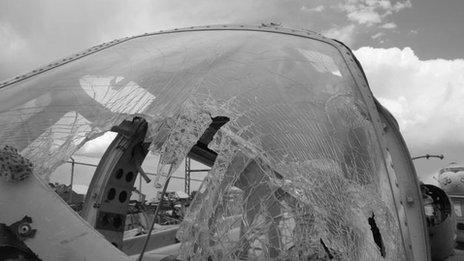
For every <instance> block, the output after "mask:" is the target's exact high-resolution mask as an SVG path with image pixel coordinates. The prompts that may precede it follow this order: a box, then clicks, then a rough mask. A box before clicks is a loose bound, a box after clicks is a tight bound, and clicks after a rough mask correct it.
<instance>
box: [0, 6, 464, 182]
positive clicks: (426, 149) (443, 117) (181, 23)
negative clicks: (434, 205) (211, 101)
mask: <svg viewBox="0 0 464 261" xmlns="http://www.w3.org/2000/svg"><path fill="white" fill-rule="evenodd" d="M463 14H464V1H462V0H441V1H436V0H401V1H391V0H247V1H240V0H237V1H230V0H196V1H180V0H157V1H147V0H138V1H133V0H131V1H129V0H127V1H124V0H111V1H109V0H80V1H58V0H55V1H52V0H42V1H25V0H1V1H0V81H3V80H6V79H7V78H10V77H14V76H16V75H19V74H22V73H25V72H28V71H30V70H33V69H35V68H36V67H39V66H42V65H44V64H48V63H49V62H51V61H53V60H56V59H59V58H62V57H64V56H67V55H70V54H73V53H76V52H78V51H81V50H83V49H86V48H88V47H90V46H93V45H97V44H100V43H102V42H107V41H111V40H114V39H116V38H121V37H125V36H132V35H138V34H142V33H146V32H154V31H158V30H163V29H172V28H180V27H187V26H194V25H207V24H231V23H233V24H261V23H270V22H274V23H280V24H282V26H285V27H292V28H298V29H309V30H312V31H316V32H320V33H322V34H324V35H326V36H328V37H331V38H336V39H338V40H341V41H343V42H344V43H346V44H347V45H348V46H349V47H350V48H351V49H352V50H353V51H354V53H355V55H356V56H357V57H358V59H359V60H360V62H361V64H362V66H363V68H364V70H365V72H366V74H367V78H368V80H369V83H370V87H371V89H372V91H373V93H374V95H375V96H376V97H377V99H378V100H379V101H380V102H381V103H382V104H383V105H384V106H385V107H386V108H388V109H389V110H390V111H391V112H392V114H393V115H394V116H395V118H396V119H397V120H398V122H399V125H400V128H401V131H402V134H403V136H404V137H405V140H406V143H407V145H408V147H409V150H410V152H411V154H412V155H413V156H416V155H422V154H424V153H431V154H444V155H445V159H444V160H442V161H441V160H438V159H431V160H416V161H415V165H416V169H417V172H418V176H419V177H420V178H421V179H422V180H425V181H426V182H429V183H430V182H433V179H432V178H431V177H432V176H433V175H434V174H435V173H436V172H437V171H438V170H439V169H440V168H442V167H444V166H447V165H448V163H450V162H452V161H457V162H461V163H464V133H462V132H461V130H462V129H464V110H463V109H461V108H462V107H464V106H462V105H461V101H464V51H463V49H462V48H463V47H464V15H463ZM104 139H105V138H103V140H104ZM109 140H110V139H108V138H106V141H109ZM86 148H87V150H90V149H89V146H87V147H86Z"/></svg>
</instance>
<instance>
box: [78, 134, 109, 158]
mask: <svg viewBox="0 0 464 261" xmlns="http://www.w3.org/2000/svg"><path fill="white" fill-rule="evenodd" d="M116 135H118V134H117V133H116V132H111V131H108V132H106V133H105V134H103V135H102V136H100V137H98V138H95V139H93V140H91V141H89V142H86V143H85V144H84V146H82V148H81V149H80V150H78V151H77V152H76V155H78V156H87V157H97V158H100V157H102V156H103V153H105V150H106V149H107V148H108V146H109V145H110V144H111V142H112V141H113V140H114V138H116Z"/></svg>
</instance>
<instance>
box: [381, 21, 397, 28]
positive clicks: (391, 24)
mask: <svg viewBox="0 0 464 261" xmlns="http://www.w3.org/2000/svg"><path fill="white" fill-rule="evenodd" d="M396 27H397V26H396V24H395V23H392V22H390V23H386V24H383V25H382V28H384V29H394V28H396Z"/></svg>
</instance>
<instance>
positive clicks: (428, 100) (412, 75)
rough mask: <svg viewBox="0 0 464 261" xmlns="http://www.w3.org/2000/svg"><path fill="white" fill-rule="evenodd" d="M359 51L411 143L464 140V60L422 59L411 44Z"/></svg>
mask: <svg viewBox="0 0 464 261" xmlns="http://www.w3.org/2000/svg"><path fill="white" fill-rule="evenodd" d="M355 54H356V56H357V57H358V59H359V60H360V62H361V64H362V66H363V68H364V70H365V72H366V74H367V78H368V80H369V82H370V85H371V88H372V90H373V92H374V94H375V96H376V97H377V98H378V99H379V101H380V102H381V103H382V104H383V105H384V106H385V107H387V108H388V109H389V110H390V111H391V112H392V113H393V115H394V116H395V117H396V118H397V120H398V122H399V124H400V127H401V129H402V132H403V135H404V136H405V138H406V141H408V143H410V144H411V145H412V146H416V147H417V146H422V147H424V146H429V147H433V146H449V145H453V146H454V145H456V144H459V145H464V135H462V131H461V130H462V129H464V110H462V101H463V100H464V74H463V72H464V59H455V60H444V59H434V60H421V59H419V58H418V57H417V55H415V53H414V51H413V50H412V49H411V48H409V47H406V48H404V49H399V48H389V49H382V48H372V47H362V48H360V49H358V50H356V51H355Z"/></svg>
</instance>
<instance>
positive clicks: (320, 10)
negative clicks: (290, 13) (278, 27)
mask: <svg viewBox="0 0 464 261" xmlns="http://www.w3.org/2000/svg"><path fill="white" fill-rule="evenodd" d="M324 10H325V7H324V6H323V5H318V6H316V7H313V8H308V7H306V6H302V7H301V11H305V12H322V11H324Z"/></svg>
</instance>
